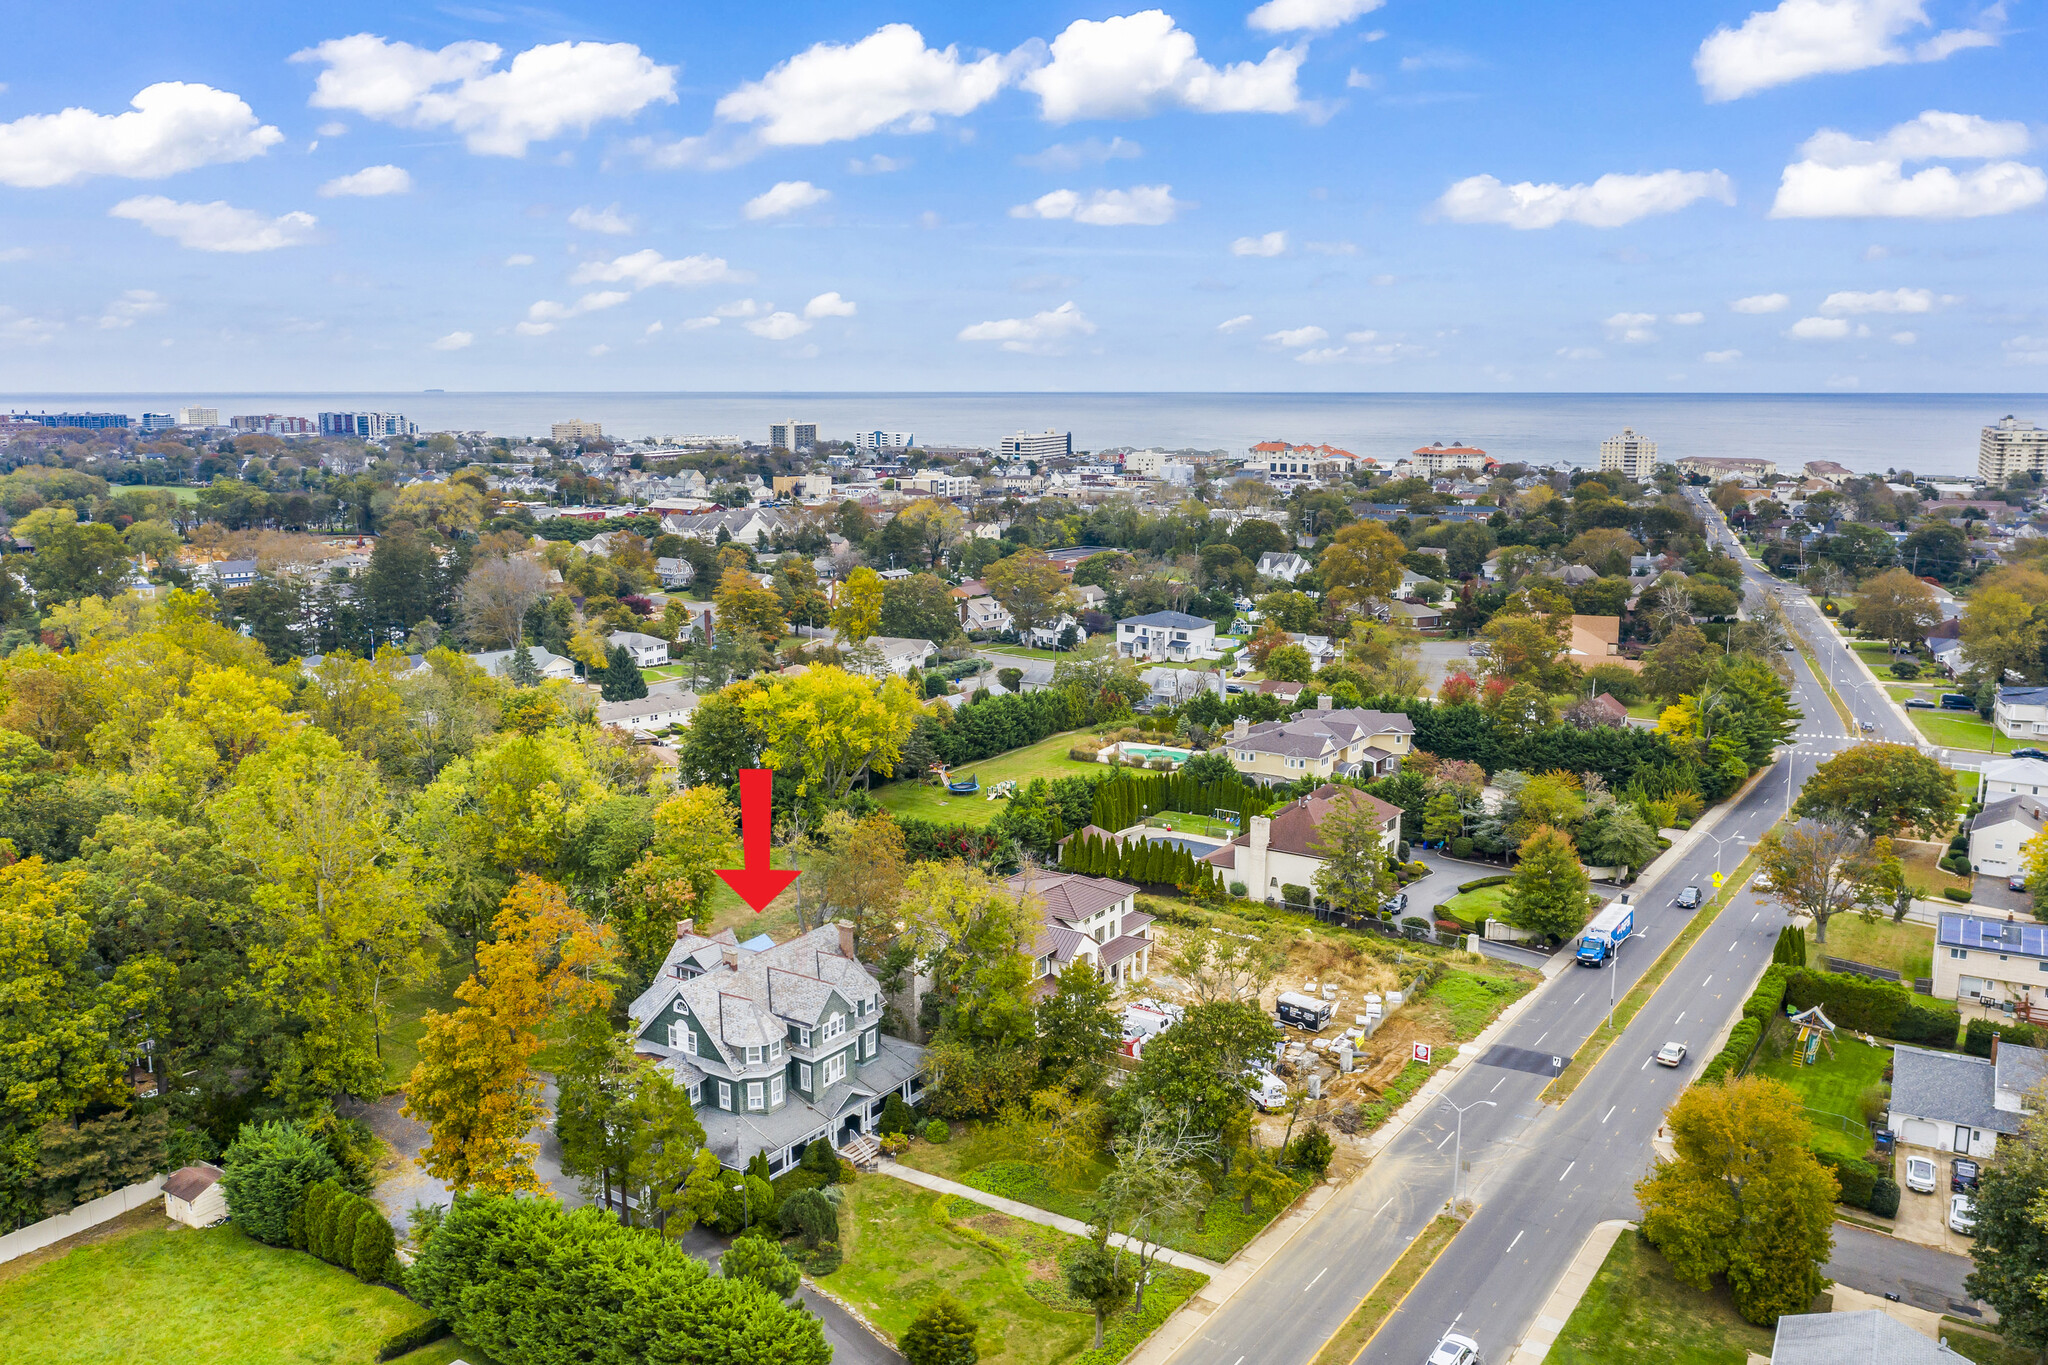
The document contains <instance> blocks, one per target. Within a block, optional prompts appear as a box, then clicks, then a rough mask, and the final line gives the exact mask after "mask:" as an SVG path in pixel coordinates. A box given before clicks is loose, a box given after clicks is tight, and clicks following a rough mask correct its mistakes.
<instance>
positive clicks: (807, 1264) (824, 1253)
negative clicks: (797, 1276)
mask: <svg viewBox="0 0 2048 1365" xmlns="http://www.w3.org/2000/svg"><path fill="white" fill-rule="evenodd" d="M840 1259H841V1258H840V1253H839V1243H837V1242H820V1243H818V1245H817V1246H816V1247H814V1248H812V1249H810V1250H808V1251H806V1252H804V1253H803V1267H804V1271H805V1273H806V1274H809V1275H813V1276H817V1275H830V1274H831V1273H832V1272H833V1271H835V1270H837V1269H839V1265H840Z"/></svg>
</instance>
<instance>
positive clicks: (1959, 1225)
mask: <svg viewBox="0 0 2048 1365" xmlns="http://www.w3.org/2000/svg"><path fill="white" fill-rule="evenodd" d="M1948 1229H1949V1231H1950V1232H1960V1233H1962V1234H1963V1235H1964V1236H1965V1237H1967V1236H1969V1235H1970V1234H1971V1233H1972V1232H1974V1231H1976V1229H1977V1205H1976V1203H1975V1201H1973V1200H1972V1199H1971V1198H1970V1196H1969V1195H1967V1194H1952V1195H1950V1196H1949V1199H1948Z"/></svg>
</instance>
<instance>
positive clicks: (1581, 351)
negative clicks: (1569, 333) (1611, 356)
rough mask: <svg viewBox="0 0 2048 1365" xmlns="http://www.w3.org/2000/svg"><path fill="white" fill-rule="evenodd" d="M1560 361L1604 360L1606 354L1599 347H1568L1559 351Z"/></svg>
mask: <svg viewBox="0 0 2048 1365" xmlns="http://www.w3.org/2000/svg"><path fill="white" fill-rule="evenodd" d="M1557 358H1558V359H1559V360H1603V359H1605V358H1606V352H1604V351H1602V350H1601V349H1600V348H1599V347H1597V346H1566V347H1564V348H1563V349H1562V350H1560V351H1558V353H1557Z"/></svg>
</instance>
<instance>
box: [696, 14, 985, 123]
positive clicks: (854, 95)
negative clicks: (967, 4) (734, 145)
mask: <svg viewBox="0 0 2048 1365" xmlns="http://www.w3.org/2000/svg"><path fill="white" fill-rule="evenodd" d="M1009 74H1010V70H1009V66H1008V65H1007V64H1006V63H1005V61H1004V59H1003V58H1001V57H997V56H992V55H991V56H985V57H982V58H980V59H979V60H976V61H962V60H961V59H960V51H959V49H958V48H957V47H947V48H945V49H943V50H941V49H938V48H931V47H926V46H925V41H924V35H922V34H921V33H919V32H918V31H917V30H916V29H914V28H912V27H911V26H910V25H909V24H887V25H885V26H883V27H882V28H879V29H877V30H875V31H874V32H873V33H871V34H869V35H868V36H867V37H865V38H863V39H861V40H860V41H859V42H857V43H853V44H850V45H848V44H844V43H817V44H815V45H813V46H812V47H810V48H808V49H806V50H805V51H803V52H800V53H798V54H797V55H796V56H794V57H791V58H790V59H789V60H788V61H786V62H783V63H781V64H780V65H778V66H777V67H775V68H774V69H773V70H772V71H770V72H769V73H768V74H767V75H765V76H763V77H762V78H761V79H760V80H758V81H748V82H746V83H745V84H744V85H742V86H740V87H739V89H737V90H735V91H733V92H732V93H731V94H729V95H726V96H725V97H724V98H723V99H721V100H719V101H718V105H717V110H716V112H717V115H718V117H719V118H720V119H722V120H723V121H725V122H727V123H738V124H752V125H755V129H754V132H755V136H756V137H758V138H759V139H760V141H762V142H763V143H766V144H767V145H769V146H775V147H809V146H816V145H817V144H819V143H824V142H840V141H844V140H846V139H849V138H857V137H866V136H867V135H868V134H869V133H874V132H880V131H881V130H883V129H885V128H886V129H890V130H891V131H894V132H899V133H925V132H930V131H931V130H932V128H933V127H934V126H936V125H935V120H936V118H937V117H938V116H939V115H942V114H943V115H946V116H948V117H952V118H958V117H961V116H962V115H965V114H969V113H972V112H973V111H974V110H976V109H978V108H980V107H981V106H982V105H984V104H986V103H987V102H988V101H989V100H991V99H994V98H995V96H996V93H997V92H998V91H999V90H1001V89H1002V88H1003V85H1004V83H1005V82H1006V81H1007V80H1008V78H1009Z"/></svg>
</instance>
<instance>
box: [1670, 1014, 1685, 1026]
mask: <svg viewBox="0 0 2048 1365" xmlns="http://www.w3.org/2000/svg"><path fill="white" fill-rule="evenodd" d="M1684 1022H1685V1011H1684V1010H1680V1011H1679V1012H1678V1017H1677V1018H1676V1019H1673V1020H1672V1021H1671V1027H1673V1028H1677V1027H1678V1026H1679V1025H1680V1024H1682V1023H1684Z"/></svg>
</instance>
